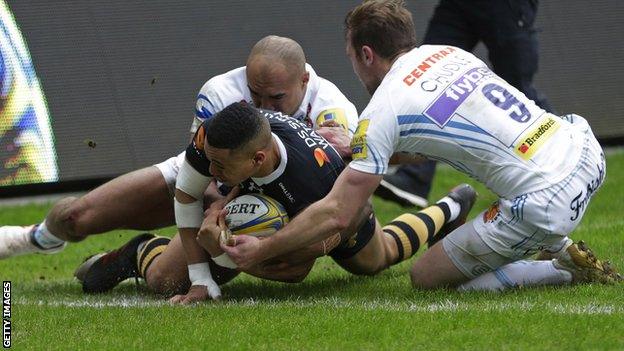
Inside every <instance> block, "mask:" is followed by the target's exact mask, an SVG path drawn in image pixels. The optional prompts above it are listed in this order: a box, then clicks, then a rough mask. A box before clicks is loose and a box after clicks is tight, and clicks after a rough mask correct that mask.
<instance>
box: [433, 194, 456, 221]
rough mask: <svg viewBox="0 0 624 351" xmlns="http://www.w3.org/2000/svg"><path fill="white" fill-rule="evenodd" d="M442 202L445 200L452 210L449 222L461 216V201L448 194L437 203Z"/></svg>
mask: <svg viewBox="0 0 624 351" xmlns="http://www.w3.org/2000/svg"><path fill="white" fill-rule="evenodd" d="M440 202H444V203H445V204H446V205H447V206H448V208H449V210H450V212H451V217H450V218H449V219H448V221H449V222H450V221H454V220H455V219H456V218H457V217H459V212H461V205H460V204H459V202H457V201H455V200H453V199H451V198H450V197H448V196H445V197H443V198H441V199H440V200H439V201H438V202H436V203H437V204H439V203H440Z"/></svg>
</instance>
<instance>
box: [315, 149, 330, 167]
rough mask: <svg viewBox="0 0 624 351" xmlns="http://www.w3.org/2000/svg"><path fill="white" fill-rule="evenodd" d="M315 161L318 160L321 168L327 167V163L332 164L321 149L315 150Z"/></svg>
mask: <svg viewBox="0 0 624 351" xmlns="http://www.w3.org/2000/svg"><path fill="white" fill-rule="evenodd" d="M314 159H315V160H316V163H318V165H319V167H323V165H325V162H327V163H331V161H330V160H329V157H327V154H326V153H325V151H323V149H321V148H319V147H317V148H316V149H314Z"/></svg>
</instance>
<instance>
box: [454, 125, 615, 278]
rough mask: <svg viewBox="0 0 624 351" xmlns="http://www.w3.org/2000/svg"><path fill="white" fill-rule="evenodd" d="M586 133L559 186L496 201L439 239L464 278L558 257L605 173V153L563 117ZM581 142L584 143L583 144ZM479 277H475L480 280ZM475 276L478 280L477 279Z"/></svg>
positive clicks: (588, 132) (591, 137) (587, 130)
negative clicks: (540, 256)
mask: <svg viewBox="0 0 624 351" xmlns="http://www.w3.org/2000/svg"><path fill="white" fill-rule="evenodd" d="M566 119H568V120H570V121H571V122H572V123H573V125H574V127H575V131H573V132H578V133H584V141H583V144H582V145H579V146H578V147H581V148H582V150H581V156H580V159H579V161H578V163H577V165H576V166H575V168H574V169H573V170H572V171H571V172H570V173H569V175H568V176H567V177H565V178H564V179H563V180H562V181H560V182H559V183H557V184H554V185H551V186H550V187H548V188H545V189H542V190H538V191H535V192H531V193H527V194H522V195H519V196H517V197H515V198H513V199H503V198H501V199H499V200H498V201H497V202H496V203H494V204H493V205H492V206H491V207H490V208H489V209H488V210H486V211H483V212H482V213H481V214H479V215H478V216H477V218H475V219H474V220H472V221H470V222H469V223H467V224H466V225H471V226H472V229H473V230H469V229H470V228H464V226H462V227H460V228H458V229H457V230H456V231H454V232H453V233H451V234H449V235H448V236H447V237H445V238H444V239H443V241H442V242H443V247H444V250H445V251H446V253H447V255H448V256H449V257H450V259H451V260H452V261H453V263H454V264H455V266H457V267H458V268H459V269H460V270H461V271H462V272H463V273H464V274H466V276H468V277H473V276H475V273H479V272H481V273H483V272H482V271H483V270H486V271H487V270H491V269H495V268H497V267H499V266H500V265H501V264H505V263H507V262H512V261H517V260H520V259H523V258H526V257H528V256H531V255H533V254H535V253H536V252H538V251H540V250H544V249H546V250H549V251H558V250H559V249H560V248H561V246H562V245H563V244H564V243H565V242H566V241H565V238H566V236H567V235H568V234H569V233H570V232H571V231H572V230H574V228H576V226H578V224H579V223H580V221H581V218H583V215H584V213H585V210H586V209H587V206H588V204H589V202H590V200H591V198H592V196H593V195H594V194H595V192H596V191H597V190H598V188H599V187H600V186H601V184H602V182H603V180H604V177H605V174H606V173H605V172H606V164H605V158H604V153H603V151H602V148H601V147H600V144H599V143H598V141H597V140H596V138H595V137H594V135H593V133H592V131H591V129H590V128H589V125H588V124H587V122H586V121H585V120H584V119H583V118H582V117H580V116H576V115H570V116H566ZM581 140H583V139H581ZM481 273H479V274H481ZM477 275H478V274H477Z"/></svg>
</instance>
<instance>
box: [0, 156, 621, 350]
mask: <svg viewBox="0 0 624 351" xmlns="http://www.w3.org/2000/svg"><path fill="white" fill-rule="evenodd" d="M464 181H467V182H470V183H472V184H473V185H475V187H476V188H477V189H478V191H479V193H480V195H481V196H480V198H479V200H478V201H477V204H476V205H475V209H474V210H473V213H472V216H475V215H476V214H477V213H478V212H480V211H481V210H483V209H484V208H486V207H487V206H488V205H489V204H490V203H491V202H492V201H494V200H495V196H494V195H493V194H491V193H490V192H489V191H487V190H486V189H485V188H483V187H482V186H480V185H477V184H475V183H474V182H472V181H471V180H469V179H467V178H466V177H464V176H463V175H461V174H459V173H457V172H455V171H453V170H451V169H450V168H446V167H439V169H438V174H437V176H436V181H435V184H434V189H433V192H432V197H431V198H432V199H435V198H438V197H441V196H442V195H443V194H444V193H445V192H446V191H447V190H448V189H450V188H451V187H452V186H454V185H455V184H457V183H460V182H464ZM623 183H624V153H622V152H615V153H611V154H610V155H609V156H608V157H607V179H606V182H605V183H604V185H603V187H602V189H601V190H600V191H599V192H598V194H597V195H596V196H595V197H594V199H593V201H592V204H591V205H590V206H589V209H588V211H587V213H586V215H585V218H584V220H583V222H582V224H581V225H580V226H579V228H578V229H577V230H576V231H575V232H574V233H573V235H572V237H573V238H574V239H575V240H578V239H584V240H585V241H587V242H588V244H589V245H590V247H591V248H592V249H594V250H595V252H596V253H597V254H598V256H599V257H606V258H610V259H611V260H612V262H613V263H614V264H615V266H616V267H618V268H620V270H623V269H624V244H623V243H622V233H623V232H624V218H623V217H622V213H624V201H622V195H624V194H623V192H622V185H621V184H623ZM49 207H50V206H49V205H28V206H19V207H0V224H23V225H26V224H32V223H36V222H40V221H41V219H42V218H43V216H45V214H46V212H47V210H48V209H49ZM375 210H376V213H377V215H378V216H379V217H380V220H381V221H382V222H387V221H389V220H391V219H392V218H394V217H396V216H397V215H399V214H400V213H402V212H404V210H403V209H401V208H400V207H398V206H395V205H393V204H391V203H388V202H384V201H382V200H376V201H375ZM173 231H174V229H173V228H168V229H164V230H161V231H159V233H160V234H165V235H166V234H171V233H172V232H173ZM135 234H136V232H131V231H115V232H112V233H109V234H106V235H100V236H96V237H92V238H90V239H88V240H86V241H85V242H83V243H80V244H76V245H70V246H69V247H68V248H67V249H66V250H65V251H64V252H62V253H60V254H56V255H51V256H46V255H31V256H25V257H18V258H15V259H10V260H5V261H0V279H2V280H10V281H12V303H13V305H12V307H13V309H12V319H11V321H12V326H13V335H12V342H13V348H14V349H16V350H23V349H45V350H56V349H59V350H67V349H84V350H99V349H108V350H117V349H119V350H121V349H123V350H128V349H148V350H149V349H194V350H198V349H220V350H230V349H254V350H283V349H286V350H299V349H301V350H312V349H331V350H343V349H349V350H351V349H352V350H379V349H387V350H399V349H401V350H406V349H426V350H437V349H469V350H484V349H495V350H499V349H502V350H556V349H559V350H590V349H591V350H622V349H624V285H618V286H601V285H580V286H574V287H559V288H554V287H550V288H539V289H521V290H516V291H512V292H508V293H502V294H489V293H487V294H486V293H464V294H459V293H456V292H452V291H451V292H449V291H436V292H420V291H414V290H412V289H411V288H410V284H409V278H408V270H409V267H410V264H411V262H412V261H411V260H410V261H408V262H405V263H402V264H400V265H398V266H395V267H393V268H391V269H390V270H387V271H385V272H383V273H381V274H379V275H378V276H376V277H355V276H351V275H350V274H348V273H346V272H344V271H342V270H341V269H340V268H339V267H338V266H337V265H336V264H334V263H333V262H332V261H331V259H329V258H323V259H320V260H318V261H317V263H316V265H315V267H314V269H313V270H312V272H311V273H310V275H309V277H308V278H307V279H306V280H305V282H303V283H301V284H293V285H290V284H280V283H272V282H267V281H262V280H259V279H256V278H253V277H250V276H245V275H241V276H239V277H237V278H236V279H234V280H233V281H232V282H231V283H229V284H227V285H225V286H224V287H223V293H224V297H225V298H226V299H225V301H223V302H221V303H204V304H200V305H196V306H187V307H180V306H169V305H168V304H167V303H166V301H165V300H164V299H163V298H161V297H159V296H155V295H152V294H150V293H148V292H147V291H145V289H142V288H139V289H137V288H136V287H135V286H134V284H133V283H131V282H126V283H123V284H122V285H121V286H120V287H118V288H117V289H115V290H114V291H113V292H111V293H109V294H105V295H99V296H85V295H83V294H82V292H81V290H80V285H79V284H78V282H76V281H75V280H74V279H73V277H72V273H73V270H74V269H75V268H76V267H77V266H78V265H79V264H80V263H81V262H82V260H83V258H84V257H86V256H88V255H90V254H93V253H96V252H99V251H103V250H108V249H112V248H115V247H117V246H119V245H121V244H122V243H124V242H125V241H126V240H128V239H129V238H130V237H132V236H133V235H135Z"/></svg>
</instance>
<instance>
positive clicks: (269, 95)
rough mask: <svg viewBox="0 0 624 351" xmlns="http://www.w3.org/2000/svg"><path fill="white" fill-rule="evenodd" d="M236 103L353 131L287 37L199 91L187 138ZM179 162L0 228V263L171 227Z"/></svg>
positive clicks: (339, 98)
mask: <svg viewBox="0 0 624 351" xmlns="http://www.w3.org/2000/svg"><path fill="white" fill-rule="evenodd" d="M276 58H278V59H276ZM241 100H245V101H247V102H249V103H252V104H254V105H255V106H258V107H262V108H265V109H271V110H276V111H279V112H284V113H288V114H292V115H294V116H296V117H297V118H299V119H301V120H304V121H306V122H307V123H309V124H310V125H313V126H315V127H317V128H318V127H320V126H321V125H331V126H334V127H328V128H321V129H320V130H319V133H321V134H322V133H323V132H331V133H335V134H337V135H340V134H344V135H347V133H346V132H347V131H348V132H350V133H351V134H352V132H353V130H354V129H355V126H356V125H357V111H356V109H355V107H354V105H353V104H352V103H351V102H349V101H348V100H347V98H346V97H345V96H344V95H343V94H342V93H341V92H340V90H338V88H337V87H336V86H335V85H333V84H332V83H331V82H329V81H327V80H325V79H323V78H321V77H318V76H317V75H316V73H315V72H314V70H313V69H312V67H311V66H310V65H308V64H306V63H305V56H304V53H303V50H302V49H301V47H300V46H299V44H298V43H296V42H295V41H293V40H292V39H288V38H283V37H276V36H268V37H265V38H263V39H262V40H260V41H259V42H258V43H256V45H255V46H254V47H253V49H252V51H251V53H250V55H249V58H248V61H247V66H246V67H241V68H238V69H235V70H233V71H230V72H227V73H225V74H223V75H220V76H216V77H214V78H212V79H210V80H209V81H208V82H207V83H206V84H205V85H204V86H203V87H202V89H201V91H200V93H199V94H198V98H197V104H196V114H195V117H194V121H193V126H192V128H191V132H192V133H191V136H192V135H193V134H194V131H195V130H196V129H197V125H198V123H199V122H200V121H201V120H203V119H205V118H208V117H210V115H211V114H212V113H215V112H218V111H220V109H222V108H224V107H225V106H227V105H229V104H230V103H232V102H238V101H241ZM183 159H184V154H183V153H182V154H181V155H178V156H177V157H172V158H170V159H168V160H167V161H165V162H162V163H160V164H158V165H156V167H147V168H143V169H140V170H137V171H134V172H131V173H128V174H125V175H122V176H120V177H118V178H115V179H113V180H111V181H110V182H108V183H106V184H104V185H102V186H100V187H98V188H97V189H95V190H93V191H91V192H89V193H88V194H86V195H85V196H83V197H80V198H76V197H69V198H65V199H62V200H60V201H59V202H57V203H56V204H55V205H54V207H53V208H52V210H51V211H50V212H49V213H48V216H47V217H46V219H44V221H43V222H42V223H40V224H38V225H33V226H26V227H22V226H2V227H0V259H2V258H8V257H12V256H16V255H20V254H26V253H33V252H40V253H54V252H58V251H60V250H62V249H63V248H64V246H65V245H66V242H67V241H70V242H77V241H81V240H83V239H85V238H86V237H87V236H89V235H92V234H99V233H104V232H108V231H111V230H114V229H118V228H127V229H138V230H150V229H154V228H160V227H166V226H170V225H174V224H175V220H174V210H173V190H174V188H175V179H176V176H177V173H178V169H179V164H180V162H181V161H182V160H183ZM174 243H177V244H179V242H178V241H175V240H174ZM182 268H183V269H186V266H182ZM173 273H175V272H173Z"/></svg>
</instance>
